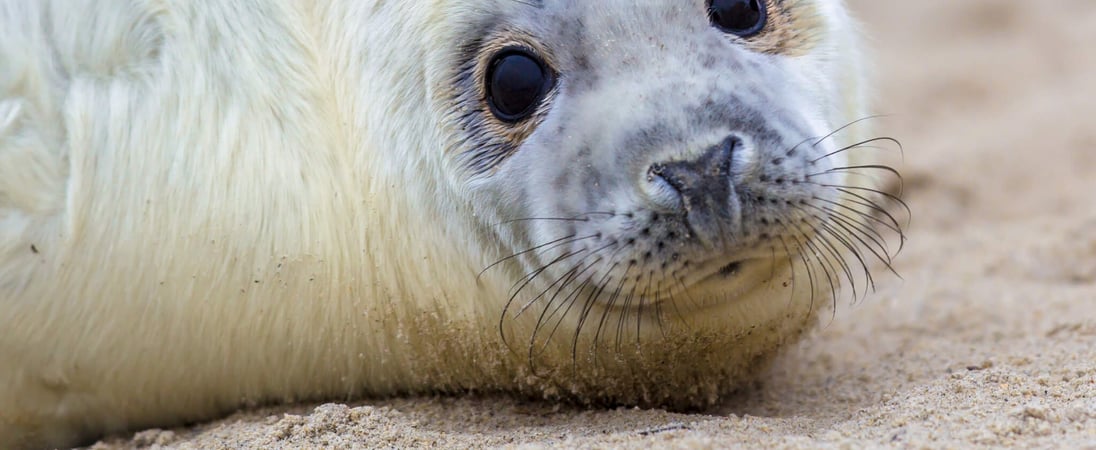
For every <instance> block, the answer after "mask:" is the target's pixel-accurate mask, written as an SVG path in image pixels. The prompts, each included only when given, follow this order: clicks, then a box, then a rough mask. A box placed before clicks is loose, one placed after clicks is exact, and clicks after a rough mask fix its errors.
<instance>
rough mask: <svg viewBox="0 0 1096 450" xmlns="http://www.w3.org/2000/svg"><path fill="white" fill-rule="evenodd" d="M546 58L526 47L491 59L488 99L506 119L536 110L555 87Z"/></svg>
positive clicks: (517, 120) (488, 74) (495, 113)
mask: <svg viewBox="0 0 1096 450" xmlns="http://www.w3.org/2000/svg"><path fill="white" fill-rule="evenodd" d="M552 82H553V76H552V73H551V72H550V71H549V70H548V69H547V68H545V66H544V62H543V61H542V60H541V59H540V58H538V57H537V56H536V55H534V54H532V53H530V52H528V51H526V50H524V49H507V50H503V51H502V52H500V53H499V54H498V55H496V56H495V58H494V60H492V61H491V65H490V69H489V70H488V72H487V103H488V104H489V105H490V106H491V113H492V114H494V115H495V117H498V118H499V120H502V121H504V122H519V121H521V120H523V119H525V118H527V117H529V116H530V115H532V114H533V111H535V110H536V107H537V105H539V104H540V102H541V101H543V100H544V96H545V95H546V94H547V93H548V91H549V90H550V89H551V87H552Z"/></svg>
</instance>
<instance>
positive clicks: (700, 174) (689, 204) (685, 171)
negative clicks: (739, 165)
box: [647, 136, 742, 217]
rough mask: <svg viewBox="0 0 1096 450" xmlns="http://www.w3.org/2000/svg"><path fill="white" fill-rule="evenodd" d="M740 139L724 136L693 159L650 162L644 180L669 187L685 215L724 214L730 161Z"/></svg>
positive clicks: (728, 194) (729, 181) (728, 199)
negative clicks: (646, 176)
mask: <svg viewBox="0 0 1096 450" xmlns="http://www.w3.org/2000/svg"><path fill="white" fill-rule="evenodd" d="M741 142H742V141H741V140H739V138H737V137H735V136H728V137H727V138H725V139H723V141H722V142H720V143H719V144H717V145H713V146H711V147H709V148H708V149H706V150H705V151H704V153H703V154H701V155H700V156H699V157H698V158H696V159H693V160H689V161H671V162H663V163H655V164H652V165H651V167H650V168H649V169H648V171H647V173H648V179H649V180H651V182H654V183H659V184H663V185H665V186H668V187H669V188H671V189H672V190H673V191H674V193H675V194H676V195H677V197H678V200H679V201H678V202H675V203H676V204H677V205H678V207H679V208H682V209H684V211H683V212H684V213H686V214H689V215H691V214H695V213H702V214H714V215H716V216H720V217H727V216H728V215H729V214H730V211H729V209H730V201H731V195H732V186H731V164H732V161H733V157H734V152H735V149H736V148H737V147H739V146H740V145H741Z"/></svg>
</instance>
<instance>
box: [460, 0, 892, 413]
mask: <svg viewBox="0 0 1096 450" xmlns="http://www.w3.org/2000/svg"><path fill="white" fill-rule="evenodd" d="M462 9H468V8H462ZM460 17H463V18H464V19H465V21H466V23H464V25H463V26H465V27H469V28H472V29H475V30H477V31H476V33H474V35H475V36H476V38H474V39H470V40H467V41H466V42H462V43H461V45H460V46H459V47H458V49H459V50H458V51H456V52H453V53H452V55H451V59H450V63H449V65H450V66H451V67H453V70H452V72H451V74H450V76H449V77H448V78H446V79H443V80H442V81H441V83H442V85H443V86H445V88H444V89H441V92H442V95H444V96H448V97H449V101H448V102H446V103H445V104H446V105H447V106H448V108H449V109H448V111H447V112H448V114H447V115H446V116H445V117H446V120H447V121H448V124H449V126H450V127H451V128H452V129H453V130H455V131H454V139H453V140H452V141H450V142H449V143H448V146H447V149H446V151H447V157H448V158H449V161H450V164H452V167H454V168H455V170H453V171H452V172H453V173H455V174H459V175H458V176H457V177H456V178H455V179H454V180H453V181H454V183H456V187H455V189H457V190H458V191H460V192H462V193H463V195H466V196H467V197H468V198H472V199H475V201H474V202H473V203H474V205H475V214H474V217H475V218H476V220H477V221H478V223H479V226H480V227H481V228H482V229H483V230H484V231H483V233H482V234H483V235H484V236H488V237H489V239H488V240H489V241H492V242H497V243H498V244H497V245H498V246H499V247H500V254H501V259H500V262H499V263H498V264H499V265H501V266H508V267H510V268H511V269H512V271H511V272H510V275H511V278H512V281H513V287H512V289H511V291H510V292H509V293H508V294H509V296H508V297H507V304H506V306H505V317H504V320H503V323H502V325H503V326H502V332H503V334H504V336H508V337H512V338H514V339H508V340H512V341H513V342H520V343H521V345H520V347H522V348H523V349H525V350H527V351H528V355H529V357H530V361H531V362H532V363H533V364H536V361H537V360H538V357H540V356H543V355H549V356H544V357H545V358H546V359H548V360H551V359H552V357H551V356H550V355H551V354H552V353H553V349H555V350H561V351H563V353H568V352H569V353H570V356H571V358H572V363H574V364H576V365H578V367H577V368H576V369H577V370H575V372H582V370H581V367H582V360H584V359H585V358H584V356H585V355H589V357H590V358H591V359H590V361H591V362H593V363H592V364H590V366H600V365H602V364H600V363H597V360H598V358H603V357H605V355H607V354H612V355H613V357H612V358H610V359H613V360H621V359H624V360H628V359H629V357H627V356H622V354H624V353H626V354H632V352H634V353H635V355H638V356H636V357H637V358H638V359H641V360H646V359H647V358H648V357H649V356H650V355H652V354H657V355H659V356H658V358H656V359H657V360H658V361H662V362H668V361H672V360H676V358H675V357H672V356H671V357H667V355H666V353H665V352H663V351H654V352H653V351H651V350H650V349H644V346H651V345H654V346H659V345H662V344H664V343H667V342H673V343H674V345H679V344H681V343H682V342H679V341H688V342H691V344H686V345H690V346H694V347H695V344H696V343H697V342H702V341H703V342H707V343H708V344H709V345H710V347H705V348H704V349H703V350H702V351H697V352H696V353H694V351H695V350H696V349H695V348H694V349H692V350H690V351H687V352H682V353H679V356H685V357H686V358H689V359H694V358H696V357H699V359H707V358H709V357H713V358H715V359H716V360H718V361H719V362H717V363H714V366H712V367H709V368H708V369H711V368H715V369H716V372H719V373H721V374H723V375H724V376H726V375H727V374H738V373H740V372H742V373H745V372H748V371H749V370H752V367H753V366H752V363H755V362H758V361H759V360H761V359H764V358H763V355H768V354H770V353H771V351H770V350H772V348H774V347H776V346H778V345H780V344H782V343H784V342H787V341H788V340H789V338H790V337H792V336H795V335H797V334H798V333H799V332H800V331H801V330H802V329H803V328H804V326H805V325H806V324H807V323H808V322H809V320H810V319H811V316H812V313H813V312H814V311H817V310H818V309H819V308H820V307H821V303H828V299H827V298H826V297H832V296H833V291H834V288H835V287H836V285H837V284H839V282H840V280H841V279H847V280H848V281H853V280H854V279H856V278H857V277H864V278H867V277H870V275H867V272H859V271H858V272H854V266H855V267H856V268H859V266H860V265H862V264H863V263H864V258H862V257H861V256H862V255H864V254H869V255H870V254H875V255H877V256H880V257H882V258H883V259H886V258H887V257H888V256H887V255H888V254H889V253H888V249H887V248H885V245H884V242H883V241H884V240H883V239H881V237H880V235H879V234H878V233H877V232H876V231H874V230H873V226H874V225H876V224H877V223H883V224H884V225H885V226H887V227H889V228H893V229H895V230H897V229H898V228H899V227H898V226H897V224H892V223H890V221H880V220H878V219H877V218H876V217H875V216H873V214H874V213H876V212H877V211H873V210H877V209H878V208H877V207H876V206H875V205H874V203H873V199H872V195H871V191H872V190H873V186H872V185H871V183H872V182H873V179H872V178H870V177H859V179H858V178H857V177H856V176H854V175H855V174H856V173H857V172H858V170H859V171H860V172H870V171H871V170H872V169H871V168H870V167H869V166H871V163H868V162H865V161H864V159H865V157H869V156H871V154H870V153H866V152H864V151H862V150H861V151H857V150H853V149H849V148H847V147H846V145H847V144H849V143H855V141H851V140H850V136H853V138H855V136H854V135H855V133H853V131H856V129H855V127H850V129H849V130H845V129H843V128H844V127H845V126H846V125H849V124H850V123H853V122H855V121H856V120H857V119H860V118H863V112H862V108H863V105H862V93H861V89H863V88H862V87H861V86H860V83H861V80H860V78H859V76H860V67H859V60H858V58H857V57H858V55H857V50H856V48H855V46H854V41H853V33H854V32H853V30H852V29H851V27H850V24H849V19H848V18H847V17H846V15H845V12H844V11H843V9H842V7H841V3H840V2H838V1H831V0H770V1H756V0H708V1H703V0H696V1H690V2H668V1H643V2H630V1H623V0H620V1H617V0H608V1H598V2H584V1H563V0H559V1H557V0H545V1H512V0H511V1H496V2H492V6H491V7H477V8H474V9H473V11H467V10H465V11H462V14H461V15H460ZM857 158H860V159H857ZM857 167H859V168H860V169H857ZM884 170H885V169H884ZM848 254H852V255H858V256H856V257H855V258H853V257H852V256H846V255H848ZM850 261H852V262H850ZM500 270H505V269H500ZM865 271H866V269H865ZM823 299H826V300H827V301H826V302H821V301H820V300H823ZM515 323H516V324H515ZM523 324H524V326H523ZM508 333H509V334H508ZM628 342H632V343H635V344H637V345H636V346H629V349H628V350H621V348H622V345H621V344H622V343H628ZM606 343H610V344H612V345H605V344H606ZM599 346H601V348H602V349H603V350H601V351H599V350H598V348H599ZM606 347H609V349H605V348H606ZM632 347H636V348H632ZM587 350H590V351H589V352H587ZM599 352H600V353H601V355H600V356H599ZM542 353H543V355H542ZM667 358H669V359H667ZM646 362H647V363H650V362H651V361H646ZM675 364H677V365H681V364H682V362H677V363H675ZM684 364H685V365H690V366H697V365H704V364H706V363H698V362H696V360H693V361H691V362H688V363H684ZM546 365H548V366H551V364H546ZM705 371H706V370H701V371H699V372H695V373H697V374H699V373H701V372H705ZM568 374H569V376H572V377H575V376H576V375H575V374H571V373H570V372H568ZM697 377H698V378H703V376H700V375H698V376H697ZM655 378H659V377H655ZM732 378H734V377H732ZM670 379H672V377H669V378H667V380H670ZM671 389H673V388H671ZM716 390H718V389H716ZM664 395H665V396H669V397H676V395H674V394H672V393H671V392H670V390H669V389H668V390H666V391H665V392H662V393H660V394H658V395H655V397H657V398H659V399H662V400H664V399H666V398H669V397H663V396H664ZM624 397H625V398H629V399H631V398H633V397H632V396H630V395H625V396H624ZM691 402H692V401H690V403H691Z"/></svg>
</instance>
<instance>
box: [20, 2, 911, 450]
mask: <svg viewBox="0 0 1096 450" xmlns="http://www.w3.org/2000/svg"><path fill="white" fill-rule="evenodd" d="M146 3H147V2H131V1H126V0H120V1H117V2H102V5H101V6H102V7H99V8H94V11H93V13H94V14H93V15H92V16H87V15H86V14H87V12H86V11H83V10H76V9H69V10H65V9H58V8H53V9H49V8H46V9H42V8H41V7H39V6H36V3H34V2H16V3H12V4H18V5H19V6H18V7H14V8H4V7H0V30H4V31H3V33H4V34H3V37H2V39H0V160H2V161H6V162H10V163H0V309H2V310H3V311H0V330H3V331H2V332H0V405H2V407H0V447H5V448H7V447H15V446H18V445H19V443H23V445H29V446H38V447H41V446H46V445H47V444H52V445H58V446H65V445H71V444H73V443H75V442H78V441H80V440H81V439H85V438H88V437H94V436H98V435H101V434H102V433H104V432H108V431H117V430H124V429H132V428H136V427H142V426H145V427H148V426H160V427H162V426H170V425H174V424H178V423H182V422H185V421H196V420H201V419H206V418H211V417H215V416H216V415H218V414H224V413H226V412H228V411H232V410H234V409H236V408H239V407H240V406H241V405H245V404H256V403H264V402H291V401H300V400H302V399H315V400H330V399H336V398H353V397H360V396H364V395H387V394H397V393H410V392H438V391H449V392H454V391H467V390H477V391H503V392H509V393H513V392H519V393H525V394H530V395H534V396H547V397H552V398H568V399H574V400H578V401H583V402H591V403H613V404H633V405H657V406H669V407H695V406H705V405H710V404H711V403H713V402H715V401H716V400H717V399H718V398H720V395H722V394H725V393H727V392H728V391H730V390H732V389H734V388H736V387H737V386H740V385H741V384H742V382H743V381H745V380H747V379H749V378H750V377H751V376H754V375H756V374H757V372H758V370H757V369H758V367H759V366H760V365H761V364H762V363H764V362H765V361H767V360H768V359H770V357H771V356H772V355H773V354H774V353H775V350H776V349H778V348H780V347H781V346H783V345H786V344H788V343H789V342H793V341H794V339H795V338H796V337H797V336H799V335H800V334H801V333H802V332H803V331H804V330H806V329H808V328H809V325H810V324H811V323H812V322H813V320H814V317H815V315H816V313H817V312H818V311H819V310H821V309H823V307H825V306H826V305H827V304H829V301H830V299H831V298H833V297H836V290H837V287H838V285H840V284H842V281H843V280H844V281H846V282H845V283H844V284H852V285H853V287H854V288H858V289H861V290H862V289H863V287H865V285H866V283H868V282H870V281H871V275H870V272H869V271H868V269H867V267H868V266H869V263H870V262H871V260H872V259H880V260H883V262H884V263H885V262H886V260H887V259H888V258H889V255H890V252H889V251H890V250H892V248H889V247H888V246H887V239H884V237H887V232H888V230H889V231H891V232H895V233H897V234H899V235H900V234H901V227H900V226H899V224H898V221H895V220H893V217H891V216H890V215H889V214H887V212H886V211H885V209H884V208H882V207H880V206H878V202H879V201H880V200H882V199H883V197H881V196H880V195H879V194H881V192H878V188H877V186H876V183H877V181H878V180H880V179H882V178H883V177H882V175H887V174H888V170H889V169H887V168H886V167H884V166H883V165H882V164H880V162H879V161H877V160H874V158H877V155H878V153H876V151H874V150H871V149H865V148H863V147H862V146H858V145H857V144H858V143H864V142H868V141H870V140H869V139H866V137H865V136H862V135H860V133H862V132H863V131H864V130H865V128H864V127H863V125H864V123H863V122H860V123H854V122H857V121H858V120H860V119H863V118H865V114H866V113H865V111H864V109H865V106H864V98H863V97H864V96H863V94H862V90H863V82H862V79H861V67H860V60H859V55H858V52H857V48H856V35H855V32H854V30H853V29H852V26H851V23H850V20H849V17H848V16H847V14H846V12H845V10H844V7H843V3H842V2H841V1H840V0H765V1H761V0H639V1H630V0H596V1H595V0H539V1H538V0H421V1H395V0H375V1H367V2H361V1H350V0H325V1H318V2H299V1H294V0H268V1H265V2H262V7H261V8H260V7H254V8H241V7H240V5H239V4H240V2H234V1H225V0H221V1H217V0H208V1H203V2H195V3H193V4H191V3H188V4H187V5H185V7H184V6H183V5H176V4H174V3H172V4H160V3H156V4H155V5H152V4H146ZM5 24H8V25H10V26H3V25H5ZM43 36H46V38H43ZM61 100H63V101H61ZM850 124H851V126H848V125H850ZM884 197H885V195H884ZM884 265H885V264H884ZM860 269H863V270H860ZM854 290H856V289H854Z"/></svg>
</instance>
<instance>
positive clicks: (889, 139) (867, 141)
mask: <svg viewBox="0 0 1096 450" xmlns="http://www.w3.org/2000/svg"><path fill="white" fill-rule="evenodd" d="M874 142H892V143H894V144H895V145H897V146H898V151H899V152H901V153H902V154H905V150H904V149H903V148H902V143H901V142H898V139H895V138H892V137H887V136H882V137H875V138H871V139H865V140H863V141H860V142H857V143H855V144H851V145H848V146H845V147H841V148H839V149H837V150H834V151H832V152H829V153H827V154H825V155H822V156H819V157H818V158H816V159H813V160H811V161H809V162H810V164H814V163H817V162H818V161H821V160H823V159H826V158H829V157H832V156H834V155H837V154H839V153H843V152H847V151H849V150H852V149H855V148H877V147H865V144H871V143H874Z"/></svg>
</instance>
